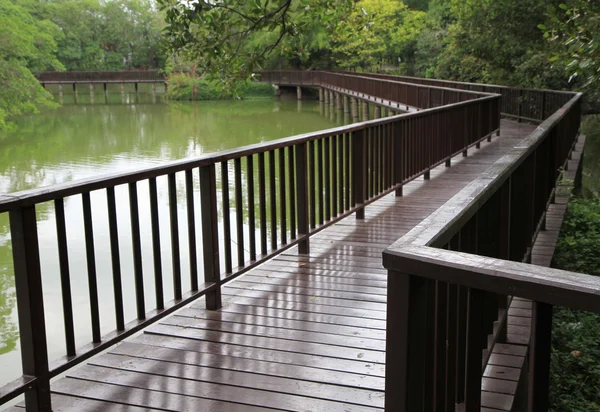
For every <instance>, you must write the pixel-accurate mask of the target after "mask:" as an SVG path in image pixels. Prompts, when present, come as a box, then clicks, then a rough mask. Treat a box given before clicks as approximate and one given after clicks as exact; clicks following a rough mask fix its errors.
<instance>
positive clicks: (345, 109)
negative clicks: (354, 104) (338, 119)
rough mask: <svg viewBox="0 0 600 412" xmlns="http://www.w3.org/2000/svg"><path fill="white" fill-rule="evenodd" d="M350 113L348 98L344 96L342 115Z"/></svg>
mask: <svg viewBox="0 0 600 412" xmlns="http://www.w3.org/2000/svg"><path fill="white" fill-rule="evenodd" d="M346 113H350V98H349V97H348V96H347V95H344V114H346Z"/></svg>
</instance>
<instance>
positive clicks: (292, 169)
mask: <svg viewBox="0 0 600 412" xmlns="http://www.w3.org/2000/svg"><path fill="white" fill-rule="evenodd" d="M287 152H288V159H289V160H288V185H289V188H290V189H289V195H290V237H291V239H292V240H294V239H296V177H295V174H296V166H295V163H296V161H295V159H294V146H288V148H287Z"/></svg>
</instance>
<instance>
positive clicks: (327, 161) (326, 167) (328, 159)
mask: <svg viewBox="0 0 600 412" xmlns="http://www.w3.org/2000/svg"><path fill="white" fill-rule="evenodd" d="M321 142H322V144H323V145H324V146H325V147H324V151H323V156H324V158H325V159H324V160H325V164H324V166H323V167H324V172H325V173H324V180H325V182H324V183H325V187H324V190H325V210H324V212H325V221H326V222H328V221H330V220H331V198H332V193H331V192H332V187H333V188H335V182H332V181H331V154H330V145H331V137H326V138H324V139H322V140H321ZM334 190H335V189H334Z"/></svg>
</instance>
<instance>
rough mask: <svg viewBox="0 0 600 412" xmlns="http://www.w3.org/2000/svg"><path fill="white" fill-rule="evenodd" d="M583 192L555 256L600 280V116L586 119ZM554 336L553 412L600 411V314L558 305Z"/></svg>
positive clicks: (571, 208)
mask: <svg viewBox="0 0 600 412" xmlns="http://www.w3.org/2000/svg"><path fill="white" fill-rule="evenodd" d="M582 133H583V134H585V135H586V136H587V140H586V145H585V159H584V163H583V193H582V196H581V197H580V198H574V199H572V200H571V202H570V203H569V210H568V212H567V215H566V216H565V221H564V223H563V227H562V229H561V234H560V239H559V242H558V245H557V249H556V254H555V257H554V265H555V266H556V267H558V268H560V269H565V270H571V271H575V272H581V273H587V274H590V275H595V276H600V197H599V194H600V162H598V156H600V116H598V115H592V116H586V118H584V120H583V122H582ZM552 327H553V332H552V362H551V366H550V367H551V386H550V404H551V411H553V412H567V411H569V412H570V411H577V412H578V411H581V412H584V411H585V412H587V411H590V412H600V316H599V315H596V314H593V313H588V312H582V311H576V310H569V309H565V308H559V307H556V308H555V311H554V321H553V326H552Z"/></svg>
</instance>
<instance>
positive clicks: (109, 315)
mask: <svg viewBox="0 0 600 412" xmlns="http://www.w3.org/2000/svg"><path fill="white" fill-rule="evenodd" d="M148 87H150V86H149V85H148ZM140 88H141V86H140ZM117 90H118V89H117ZM66 91H67V90H65V91H64V92H63V94H62V101H63V102H64V106H63V107H61V108H60V109H58V110H57V111H54V112H48V113H42V114H39V115H36V116H25V117H22V118H19V119H17V122H18V125H19V129H18V131H17V132H15V133H12V134H9V135H6V136H1V137H0V193H10V192H15V191H20V190H26V189H29V188H35V187H40V186H47V185H51V184H55V183H61V182H66V181H71V180H74V179H81V178H85V177H89V176H95V175H99V174H103V173H109V172H115V171H126V170H135V169H138V168H140V167H146V166H151V165H156V164H160V163H163V162H165V161H169V160H174V159H181V158H188V157H195V156H199V155H201V154H203V153H210V152H215V151H219V150H223V149H228V148H232V147H238V146H243V145H247V144H251V143H258V142H264V141H268V140H272V139H275V138H279V137H285V136H290V135H295V134H300V133H306V132H309V131H314V130H319V129H324V128H329V127H332V126H335V124H334V123H333V122H332V121H331V120H334V121H335V120H338V121H339V119H336V117H335V116H336V115H335V109H334V108H332V110H331V112H332V113H331V115H332V116H333V117H329V116H321V115H320V114H319V110H320V108H319V105H318V103H317V102H314V101H302V102H296V101H287V102H286V101H273V100H254V101H251V100H249V101H241V102H229V101H224V102H198V103H169V104H161V103H158V104H154V103H153V102H155V101H160V99H161V95H160V94H154V95H153V94H152V93H139V94H136V93H132V92H131V90H126V91H125V93H120V91H117V92H115V91H114V90H110V88H109V92H108V93H104V92H103V90H102V89H98V88H96V89H95V90H94V93H93V94H90V93H89V90H88V89H87V87H86V88H85V89H84V88H81V90H79V91H78V92H77V93H76V94H73V93H66ZM69 91H70V90H69ZM330 119H331V120H330ZM267 167H268V163H267ZM255 168H256V166H255ZM242 171H243V173H242V174H243V180H244V182H245V181H246V178H247V176H246V166H245V164H242ZM255 171H256V169H255ZM229 174H230V176H229V181H230V182H232V181H233V170H230V171H229ZM288 177H289V176H288ZM194 179H195V184H194V187H195V188H196V192H195V193H194V196H193V198H194V199H196V201H198V200H197V199H199V194H198V193H197V188H198V180H197V175H196V174H195V175H194ZM184 180H185V175H183V174H182V175H181V176H180V175H179V174H178V175H177V188H178V193H177V197H178V205H177V206H178V207H177V208H178V216H179V221H178V225H179V226H180V228H179V229H180V230H179V233H180V245H181V270H182V273H183V274H184V275H183V288H184V290H186V288H188V287H189V275H188V276H186V275H185V274H186V273H188V272H189V256H188V249H187V219H186V211H187V205H186V194H185V181H184ZM254 181H255V182H257V181H258V179H256V178H255V179H254ZM244 184H245V183H244ZM137 186H138V187H137V191H138V193H139V194H140V197H139V213H140V222H141V238H142V257H143V270H144V273H145V278H146V280H147V282H146V283H145V285H144V287H145V293H146V301H147V308H152V307H154V287H155V285H154V283H153V279H152V273H153V261H152V255H151V251H152V245H151V238H152V236H151V227H150V223H149V222H150V209H149V204H150V202H149V195H148V193H149V188H148V183H147V182H140V183H139V184H138V185H137ZM218 186H219V188H218V189H219V190H221V187H220V178H219V182H218ZM157 187H158V198H159V206H160V207H159V210H160V213H159V220H160V225H161V229H162V230H161V239H160V240H161V245H162V248H161V258H162V266H163V279H164V282H163V283H164V288H165V296H166V298H167V299H169V296H171V297H172V296H173V289H172V283H171V281H170V278H171V275H172V272H171V267H172V261H171V256H172V255H171V239H170V235H169V233H170V230H169V227H170V220H169V209H168V207H167V205H168V189H167V188H168V185H167V182H166V178H165V179H162V178H159V179H157ZM257 191H258V189H257V190H256V192H257ZM115 192H116V197H117V205H118V209H119V210H118V211H117V217H118V229H119V236H120V237H119V241H120V244H119V249H120V252H121V263H122V271H123V288H124V290H125V291H126V293H125V296H126V301H125V313H126V318H127V319H132V318H133V317H134V316H135V302H134V299H131V298H127V297H128V296H132V295H133V294H132V293H127V291H132V290H133V288H134V286H133V285H134V280H133V269H132V268H133V261H132V253H131V250H132V241H131V229H130V227H131V222H130V215H129V207H130V205H129V201H128V192H127V187H126V186H118V187H116V190H115ZM220 195H221V194H220V193H219V198H220ZM232 195H233V193H232V194H231V195H230V198H233V196H232ZM91 201H92V205H93V206H92V213H93V221H94V244H95V247H96V269H97V273H98V288H99V294H100V297H101V298H100V302H101V325H102V331H103V333H104V332H107V331H110V330H112V329H114V327H115V325H114V300H113V297H112V296H113V294H112V271H111V258H110V242H109V232H108V216H107V203H106V192H105V191H97V192H92V193H91ZM244 207H245V208H247V207H248V205H244ZM36 211H37V215H38V222H39V223H38V232H39V243H40V255H41V260H42V270H43V284H44V299H45V302H44V304H45V308H46V325H47V331H48V341H49V355H50V359H54V358H56V357H58V356H61V355H63V354H64V343H63V342H64V327H63V320H62V303H61V289H60V273H59V263H58V253H57V249H56V226H55V225H56V222H55V216H54V207H53V204H52V203H45V204H41V205H39V206H38V207H37V208H36ZM219 213H220V215H221V216H222V213H223V205H222V204H219ZM230 213H231V214H232V221H234V220H233V219H234V215H233V214H234V213H235V210H234V209H233V208H232V209H231V210H230ZM244 214H245V215H246V214H247V210H245V212H244ZM65 215H66V226H67V232H68V250H69V266H70V269H71V276H72V279H71V281H72V293H73V305H74V312H75V319H74V321H75V328H76V331H77V333H76V342H77V345H78V346H80V345H82V344H85V343H87V342H88V341H89V340H90V334H91V332H90V319H89V297H88V283H87V272H86V270H85V268H86V265H87V260H86V255H85V236H84V232H83V217H82V216H83V213H82V203H81V197H80V196H74V197H70V198H67V199H65ZM268 218H269V217H268V215H267V219H268ZM199 224H200V217H199V216H197V217H196V220H195V225H196V233H200V227H199ZM233 237H234V238H235V232H234V233H233ZM221 242H222V240H221ZM246 242H247V239H246ZM246 244H247V243H246ZM221 246H222V245H221ZM201 248H202V245H201V242H199V244H198V250H199V251H201V250H202V249H201ZM11 253H12V251H11V245H10V238H9V227H8V215H7V214H0V359H1V361H2V365H4V368H2V370H1V371H0V385H1V384H3V383H5V382H7V381H9V380H12V379H14V378H16V377H17V376H19V375H20V374H21V372H20V355H19V348H18V330H17V317H16V310H15V304H16V302H15V295H14V280H13V272H12V255H11ZM234 255H235V252H234ZM198 258H199V259H198V260H199V261H198V265H199V267H200V268H201V267H202V261H201V253H199V255H198Z"/></svg>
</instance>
